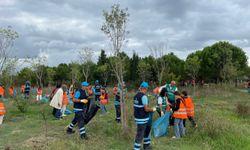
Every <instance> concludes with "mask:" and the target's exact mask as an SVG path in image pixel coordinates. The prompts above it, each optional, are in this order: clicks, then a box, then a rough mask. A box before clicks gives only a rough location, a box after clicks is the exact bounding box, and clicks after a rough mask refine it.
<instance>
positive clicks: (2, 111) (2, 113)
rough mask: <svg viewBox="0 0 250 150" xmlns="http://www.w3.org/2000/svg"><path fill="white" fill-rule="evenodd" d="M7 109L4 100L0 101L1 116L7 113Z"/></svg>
mask: <svg viewBox="0 0 250 150" xmlns="http://www.w3.org/2000/svg"><path fill="white" fill-rule="evenodd" d="M5 113H6V111H5V108H4V104H3V102H0V116H2V115H5Z"/></svg>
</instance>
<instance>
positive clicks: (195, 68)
mask: <svg viewBox="0 0 250 150" xmlns="http://www.w3.org/2000/svg"><path fill="white" fill-rule="evenodd" d="M199 69H200V60H199V57H198V56H197V55H189V56H188V57H187V60H186V63H185V70H186V72H187V74H188V75H189V76H190V77H191V78H192V80H194V81H196V78H197V76H198V73H199ZM193 87H194V95H195V83H194V85H193Z"/></svg>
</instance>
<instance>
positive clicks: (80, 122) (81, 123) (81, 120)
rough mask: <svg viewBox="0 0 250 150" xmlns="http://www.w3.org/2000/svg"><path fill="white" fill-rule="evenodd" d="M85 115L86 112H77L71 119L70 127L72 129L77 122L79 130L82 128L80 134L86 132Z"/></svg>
mask: <svg viewBox="0 0 250 150" xmlns="http://www.w3.org/2000/svg"><path fill="white" fill-rule="evenodd" d="M84 115H85V113H84V112H83V111H79V112H75V117H74V119H73V120H72V121H71V123H70V125H69V126H68V129H69V130H72V129H73V127H74V126H75V125H76V124H77V125H78V127H79V130H80V135H84V134H86V131H85V127H84V125H85V123H84Z"/></svg>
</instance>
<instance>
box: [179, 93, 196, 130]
mask: <svg viewBox="0 0 250 150" xmlns="http://www.w3.org/2000/svg"><path fill="white" fill-rule="evenodd" d="M181 93H182V94H183V98H184V101H185V107H186V110H187V117H188V120H189V121H191V123H192V126H193V127H194V128H196V127H197V124H196V123H195V121H194V103H193V99H192V97H189V96H188V94H187V92H186V91H183V92H181ZM183 124H184V127H186V119H184V120H183Z"/></svg>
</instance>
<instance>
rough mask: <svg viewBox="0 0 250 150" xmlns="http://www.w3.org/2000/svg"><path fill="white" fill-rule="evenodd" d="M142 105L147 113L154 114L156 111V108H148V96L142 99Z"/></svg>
mask: <svg viewBox="0 0 250 150" xmlns="http://www.w3.org/2000/svg"><path fill="white" fill-rule="evenodd" d="M142 103H143V105H144V110H145V111H146V112H153V111H155V109H156V108H155V107H154V108H149V107H148V98H147V96H145V95H144V96H143V97H142Z"/></svg>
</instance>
